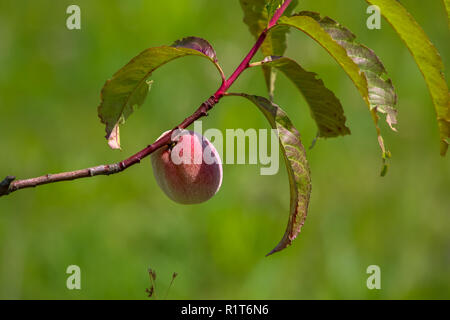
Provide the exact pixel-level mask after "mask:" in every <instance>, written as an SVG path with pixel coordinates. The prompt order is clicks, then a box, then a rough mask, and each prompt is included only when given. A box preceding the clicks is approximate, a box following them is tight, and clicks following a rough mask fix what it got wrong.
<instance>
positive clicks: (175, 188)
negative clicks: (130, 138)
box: [150, 130, 223, 204]
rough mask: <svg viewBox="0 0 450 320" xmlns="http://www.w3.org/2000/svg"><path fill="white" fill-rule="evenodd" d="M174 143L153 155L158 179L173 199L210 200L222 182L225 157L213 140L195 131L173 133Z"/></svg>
mask: <svg viewBox="0 0 450 320" xmlns="http://www.w3.org/2000/svg"><path fill="white" fill-rule="evenodd" d="M172 141H173V142H174V143H173V145H172V146H165V147H162V148H160V149H158V150H156V151H155V152H154V153H152V155H151V157H150V158H151V161H152V167H153V173H154V175H155V179H156V182H157V183H158V185H159V187H160V188H161V189H162V190H163V191H164V193H165V194H166V195H167V196H168V197H169V198H170V199H172V200H173V201H175V202H178V203H182V204H197V203H202V202H205V201H207V200H209V199H210V198H211V197H212V196H214V195H215V194H216V193H217V192H218V191H219V189H220V186H221V184H222V175H223V170H222V161H221V159H220V156H219V154H218V152H217V150H216V149H215V148H214V146H213V144H212V143H211V142H210V141H209V140H207V139H206V138H205V137H203V136H202V135H200V134H198V133H195V132H193V131H187V130H183V131H179V132H178V133H177V134H173V135H172Z"/></svg>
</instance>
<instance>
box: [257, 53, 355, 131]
mask: <svg viewBox="0 0 450 320" xmlns="http://www.w3.org/2000/svg"><path fill="white" fill-rule="evenodd" d="M262 65H269V66H271V67H274V68H276V69H278V70H280V71H281V72H282V73H284V75H286V77H288V78H289V79H290V80H291V81H292V82H293V83H294V85H295V86H296V87H297V88H298V89H299V90H300V92H301V93H302V95H303V96H304V97H305V100H306V102H307V103H308V105H309V108H310V110H311V115H312V117H313V119H314V120H315V122H316V124H317V127H318V128H319V135H318V136H319V137H323V138H327V137H336V136H340V135H346V134H350V129H348V128H347V127H346V126H345V120H346V119H345V116H344V110H343V109H342V105H341V103H340V101H339V99H338V98H336V96H335V95H334V93H333V92H332V91H330V90H329V89H327V88H326V87H325V85H324V83H323V81H322V80H320V79H317V78H316V77H317V74H316V73H314V72H308V71H306V70H305V69H303V68H302V67H301V66H300V65H299V64H298V63H297V62H295V61H293V60H291V59H289V58H286V57H274V56H272V57H266V58H265V59H264V60H263V61H262Z"/></svg>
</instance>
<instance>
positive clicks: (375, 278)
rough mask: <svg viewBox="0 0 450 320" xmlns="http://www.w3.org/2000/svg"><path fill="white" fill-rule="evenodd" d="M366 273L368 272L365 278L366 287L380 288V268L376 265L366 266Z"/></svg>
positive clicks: (370, 288)
mask: <svg viewBox="0 0 450 320" xmlns="http://www.w3.org/2000/svg"><path fill="white" fill-rule="evenodd" d="M366 273H367V274H370V276H369V277H368V278H367V281H366V285H367V289H369V290H373V289H377V290H380V289H381V269H380V267H379V266H377V265H370V266H368V267H367V270H366Z"/></svg>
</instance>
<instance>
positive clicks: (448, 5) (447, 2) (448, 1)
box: [444, 0, 450, 29]
mask: <svg viewBox="0 0 450 320" xmlns="http://www.w3.org/2000/svg"><path fill="white" fill-rule="evenodd" d="M444 6H445V10H446V11H447V23H448V28H449V29H450V0H444Z"/></svg>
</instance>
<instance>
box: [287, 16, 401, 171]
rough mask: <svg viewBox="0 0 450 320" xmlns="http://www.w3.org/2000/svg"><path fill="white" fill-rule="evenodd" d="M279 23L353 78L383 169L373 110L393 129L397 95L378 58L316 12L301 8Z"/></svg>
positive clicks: (379, 136)
mask: <svg viewBox="0 0 450 320" xmlns="http://www.w3.org/2000/svg"><path fill="white" fill-rule="evenodd" d="M279 25H280V26H291V27H294V28H297V29H299V30H301V31H303V32H304V33H306V34H307V35H308V36H310V37H311V38H312V39H314V40H315V41H317V42H318V43H319V44H320V45H321V46H322V47H324V48H325V49H326V50H327V51H328V53H330V55H331V56H332V57H333V58H334V59H335V60H336V61H337V62H338V63H339V65H340V66H341V67H342V68H343V69H344V71H345V72H346V73H347V75H348V76H349V77H350V79H351V80H352V81H353V83H354V84H355V86H356V88H357V89H358V91H359V93H360V94H361V96H362V98H363V100H364V101H365V102H366V104H367V106H368V107H369V110H370V111H371V115H372V118H373V120H374V123H375V127H376V130H377V134H378V141H379V144H380V147H381V149H382V152H383V153H382V158H383V162H384V168H383V170H382V172H386V165H387V164H386V159H387V158H389V157H390V152H389V151H387V150H386V148H385V145H384V142H383V138H382V136H381V131H380V129H379V127H378V115H377V112H381V113H386V115H387V116H386V121H387V122H388V124H389V126H390V127H391V128H392V129H393V130H395V129H394V127H393V125H394V124H396V122H397V120H396V114H397V111H396V109H395V104H396V102H397V96H396V94H395V91H394V88H393V86H392V82H391V80H390V79H388V78H387V73H386V70H385V68H384V66H383V64H382V63H381V61H380V60H379V59H378V57H377V56H376V55H375V53H374V52H373V51H372V50H371V49H369V48H367V47H365V46H364V45H361V44H359V43H357V42H356V41H355V36H354V35H353V33H351V32H350V31H349V30H348V29H346V28H345V27H343V26H342V25H340V24H339V23H337V22H336V21H334V20H332V19H330V18H328V17H325V18H321V17H320V15H319V14H318V13H314V12H308V11H304V12H301V13H299V14H295V15H293V16H291V17H281V19H280V20H279Z"/></svg>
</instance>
